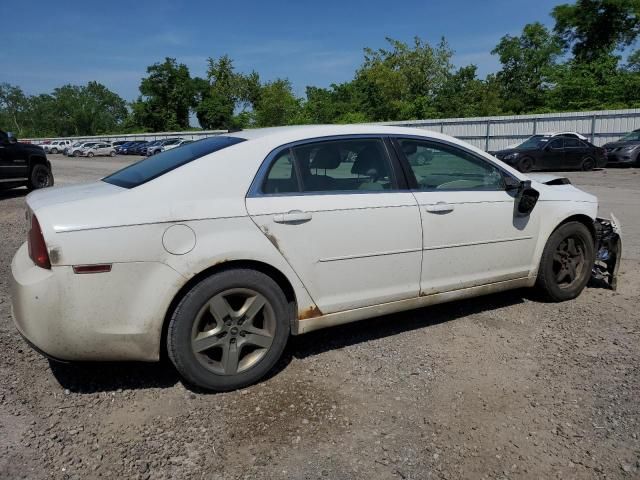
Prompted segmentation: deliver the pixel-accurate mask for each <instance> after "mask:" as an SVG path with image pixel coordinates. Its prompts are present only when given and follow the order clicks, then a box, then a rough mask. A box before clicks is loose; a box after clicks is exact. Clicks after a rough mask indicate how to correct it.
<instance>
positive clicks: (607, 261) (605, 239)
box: [591, 214, 622, 290]
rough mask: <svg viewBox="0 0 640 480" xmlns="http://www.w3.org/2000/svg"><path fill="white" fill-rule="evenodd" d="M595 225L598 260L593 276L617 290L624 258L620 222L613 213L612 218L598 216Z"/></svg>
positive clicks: (594, 266) (594, 278) (594, 265)
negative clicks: (619, 272)
mask: <svg viewBox="0 0 640 480" xmlns="http://www.w3.org/2000/svg"><path fill="white" fill-rule="evenodd" d="M594 227H595V230H596V260H595V263H594V264H593V270H592V272H591V278H592V279H593V280H596V281H598V282H602V283H604V284H605V285H607V286H608V287H609V288H611V289H612V290H615V289H616V288H617V277H618V270H619V269H620V261H621V259H622V230H621V228H620V222H619V221H618V219H617V218H616V217H615V216H614V215H613V214H611V219H610V220H608V219H605V218H596V220H595V222H594Z"/></svg>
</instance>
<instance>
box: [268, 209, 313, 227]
mask: <svg viewBox="0 0 640 480" xmlns="http://www.w3.org/2000/svg"><path fill="white" fill-rule="evenodd" d="M309 220H311V213H309V212H303V211H301V210H291V211H290V212H288V213H279V214H278V215H274V216H273V221H274V222H276V223H293V224H297V223H305V222H308V221H309Z"/></svg>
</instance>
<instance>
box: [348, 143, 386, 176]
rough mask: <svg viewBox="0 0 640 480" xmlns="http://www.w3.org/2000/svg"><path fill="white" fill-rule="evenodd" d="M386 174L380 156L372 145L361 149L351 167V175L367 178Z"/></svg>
mask: <svg viewBox="0 0 640 480" xmlns="http://www.w3.org/2000/svg"><path fill="white" fill-rule="evenodd" d="M386 172H387V168H386V167H385V165H384V160H383V159H382V155H381V154H380V151H379V150H378V149H377V148H376V147H375V146H374V145H369V146H367V147H365V148H364V149H362V151H361V152H360V153H358V156H357V157H356V160H355V162H353V166H352V167H351V173H356V174H358V175H367V176H369V177H374V176H380V175H384V174H386Z"/></svg>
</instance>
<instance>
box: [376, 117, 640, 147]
mask: <svg viewBox="0 0 640 480" xmlns="http://www.w3.org/2000/svg"><path fill="white" fill-rule="evenodd" d="M386 124H387V125H403V126H407V127H418V128H425V129H427V130H434V131H436V132H441V133H445V134H447V135H451V136H454V137H457V138H459V139H460V140H464V141H466V142H469V143H471V144H473V145H475V146H476V147H478V148H482V149H483V150H490V151H495V150H500V149H502V148H505V147H507V146H509V145H513V144H518V143H520V142H522V141H523V140H525V139H526V138H528V137H529V136H531V135H535V134H536V133H545V132H565V131H566V132H578V133H581V134H582V135H584V136H585V137H587V138H588V139H589V140H590V141H591V142H592V143H594V144H595V145H603V144H605V143H607V142H610V141H613V140H616V139H618V138H620V137H621V136H622V135H624V134H625V133H627V132H630V131H631V130H635V129H638V128H640V108H635V109H628V110H601V111H593V112H570V113H545V114H537V115H512V116H499V117H477V118H447V119H436V120H415V121H406V122H386Z"/></svg>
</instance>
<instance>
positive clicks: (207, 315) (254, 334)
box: [191, 288, 276, 375]
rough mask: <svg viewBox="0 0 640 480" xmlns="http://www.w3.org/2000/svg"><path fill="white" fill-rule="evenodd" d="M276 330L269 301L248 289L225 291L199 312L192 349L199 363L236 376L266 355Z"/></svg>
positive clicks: (207, 367) (217, 372) (221, 373)
mask: <svg viewBox="0 0 640 480" xmlns="http://www.w3.org/2000/svg"><path fill="white" fill-rule="evenodd" d="M275 332H276V317H275V313H274V310H273V307H272V306H271V304H270V303H269V301H268V300H267V299H266V298H265V297H264V296H263V295H261V294H260V293H258V292H256V291H254V290H251V289H247V288H234V289H229V290H225V291H223V292H221V293H218V294H216V295H215V296H214V297H213V298H211V299H210V300H209V301H208V302H207V303H206V304H205V305H204V306H203V307H202V308H201V309H200V311H199V312H198V314H197V316H196V319H195V322H194V324H193V328H192V332H191V349H192V351H193V354H194V355H195V357H196V358H197V359H198V361H199V362H200V364H201V365H203V366H204V367H205V368H206V369H208V370H210V371H211V372H213V373H216V374H218V375H236V374H238V373H241V372H244V371H246V370H248V369H250V368H251V367H253V366H254V365H256V364H257V363H258V362H260V360H262V358H263V357H264V356H265V355H266V354H267V352H268V351H269V348H270V347H271V344H272V343H273V340H274V336H275Z"/></svg>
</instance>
